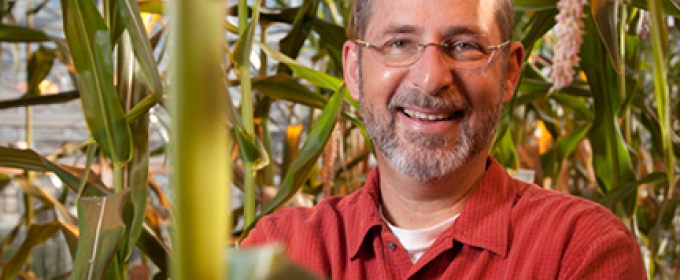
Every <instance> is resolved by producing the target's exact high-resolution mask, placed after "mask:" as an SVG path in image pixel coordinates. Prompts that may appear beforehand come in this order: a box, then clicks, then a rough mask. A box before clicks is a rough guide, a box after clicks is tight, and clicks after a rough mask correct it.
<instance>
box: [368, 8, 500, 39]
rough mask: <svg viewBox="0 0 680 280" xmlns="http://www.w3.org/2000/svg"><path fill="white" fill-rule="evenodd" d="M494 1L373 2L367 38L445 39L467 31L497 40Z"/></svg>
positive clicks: (497, 31)
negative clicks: (413, 36)
mask: <svg viewBox="0 0 680 280" xmlns="http://www.w3.org/2000/svg"><path fill="white" fill-rule="evenodd" d="M495 5H496V0H374V3H373V9H372V13H371V18H370V20H369V22H368V26H367V28H366V39H370V38H379V37H382V36H386V35H389V34H391V33H413V34H417V35H420V36H423V37H425V36H445V35H447V33H450V32H454V31H455V30H468V31H473V32H475V33H478V34H479V35H484V36H487V37H488V38H490V39H491V38H499V37H500V35H499V30H498V25H497V23H496V17H495Z"/></svg>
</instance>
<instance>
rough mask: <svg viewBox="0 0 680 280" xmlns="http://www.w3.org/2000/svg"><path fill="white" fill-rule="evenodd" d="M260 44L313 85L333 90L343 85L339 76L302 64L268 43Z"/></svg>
mask: <svg viewBox="0 0 680 280" xmlns="http://www.w3.org/2000/svg"><path fill="white" fill-rule="evenodd" d="M258 45H259V46H260V47H261V48H262V50H264V52H265V53H266V54H267V56H269V57H270V58H272V59H274V60H277V61H280V62H283V63H285V64H286V65H287V66H288V67H289V68H290V69H291V70H293V72H294V73H295V75H297V76H298V77H300V78H302V79H305V80H307V81H309V82H310V83H312V84H313V85H315V86H317V87H320V88H325V89H329V90H332V91H336V90H338V89H339V88H340V86H342V83H343V81H342V79H340V78H338V77H334V76H331V75H328V74H326V73H323V72H321V71H317V70H314V69H311V68H308V67H305V66H302V65H300V64H299V63H297V62H296V61H295V60H293V59H292V58H290V57H288V56H286V55H285V54H283V53H281V52H279V51H276V50H274V49H272V48H270V47H269V46H267V45H266V44H262V43H259V42H258Z"/></svg>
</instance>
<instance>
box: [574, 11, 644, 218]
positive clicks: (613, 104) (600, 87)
mask: <svg viewBox="0 0 680 280" xmlns="http://www.w3.org/2000/svg"><path fill="white" fill-rule="evenodd" d="M585 22H586V32H585V34H584V42H583V47H582V49H581V66H582V67H583V69H584V71H585V74H586V77H587V80H588V84H589V85H590V90H591V92H592V95H593V102H594V103H593V105H594V106H593V108H594V111H595V118H594V119H593V120H594V121H593V123H592V127H591V129H590V132H589V135H588V137H589V139H590V142H591V144H592V147H593V166H594V167H595V175H596V177H597V180H598V183H599V185H600V187H601V189H602V190H603V192H604V193H605V194H606V193H608V192H610V191H614V190H615V189H616V188H617V187H619V186H622V185H623V184H625V183H628V182H634V181H636V180H637V176H636V174H635V172H634V170H633V165H632V162H631V160H630V155H629V154H628V150H627V148H626V144H625V142H624V139H623V137H622V135H621V131H620V129H619V125H618V122H617V119H616V116H617V112H618V110H619V107H620V106H621V103H622V100H621V96H620V93H619V90H618V84H617V74H616V72H615V71H614V69H613V68H612V64H611V63H610V61H609V57H608V56H607V54H606V49H605V47H604V45H603V43H602V42H601V40H600V37H599V35H598V34H597V32H596V31H595V26H594V24H595V23H594V22H593V21H592V19H586V20H585ZM622 203H623V206H624V207H623V210H624V213H623V215H625V216H630V215H633V213H634V209H635V207H636V205H637V194H636V193H634V194H631V195H630V196H628V197H626V199H625V200H624V201H622Z"/></svg>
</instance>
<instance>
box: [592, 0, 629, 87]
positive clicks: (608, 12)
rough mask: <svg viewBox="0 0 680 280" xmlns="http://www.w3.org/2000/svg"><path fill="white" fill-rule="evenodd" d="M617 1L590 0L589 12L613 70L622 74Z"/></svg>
mask: <svg viewBox="0 0 680 280" xmlns="http://www.w3.org/2000/svg"><path fill="white" fill-rule="evenodd" d="M618 3H619V2H618V1H609V0H592V1H590V12H591V14H592V15H593V18H594V19H595V27H596V28H597V31H598V32H599V34H600V38H601V39H602V42H603V43H604V46H605V47H606V49H607V54H608V55H609V59H610V60H611V63H612V67H613V68H614V70H615V71H616V72H617V73H619V74H623V69H621V55H620V53H619V28H618V26H617V25H616V24H617V21H618V10H619V4H618Z"/></svg>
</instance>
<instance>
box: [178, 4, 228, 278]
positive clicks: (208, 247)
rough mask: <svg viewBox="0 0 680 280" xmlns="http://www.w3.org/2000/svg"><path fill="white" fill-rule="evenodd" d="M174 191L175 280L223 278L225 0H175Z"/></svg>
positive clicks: (226, 201) (224, 236)
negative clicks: (222, 65) (223, 66)
mask: <svg viewBox="0 0 680 280" xmlns="http://www.w3.org/2000/svg"><path fill="white" fill-rule="evenodd" d="M169 6H170V9H171V10H170V13H171V14H172V18H173V21H172V23H171V25H172V26H171V30H172V33H171V34H172V35H171V36H172V38H171V44H172V49H173V50H172V52H171V53H172V61H173V63H174V64H173V65H174V67H173V73H172V78H171V82H170V85H171V90H170V94H171V95H170V98H171V100H170V101H171V106H172V107H171V109H172V111H171V112H172V113H173V126H172V138H171V139H172V146H173V148H172V151H171V159H172V165H173V174H172V180H171V183H172V186H173V188H174V193H175V195H176V206H177V215H176V218H177V221H176V227H175V228H174V232H173V247H174V248H173V252H174V255H175V259H176V261H177V262H176V263H177V266H176V267H173V268H172V273H173V278H174V279H226V275H228V271H227V265H225V252H226V250H225V249H226V248H225V245H226V244H227V243H228V241H229V240H228V239H227V238H228V237H227V234H226V233H227V232H230V228H229V227H228V225H227V219H228V216H227V215H228V211H229V202H230V192H229V190H230V186H229V182H230V180H229V179H230V170H231V168H230V164H229V161H228V158H229V157H228V151H227V143H228V138H227V133H226V126H225V123H226V115H225V111H224V105H225V102H226V91H225V88H224V85H223V84H222V79H223V77H222V70H221V63H222V61H223V59H224V52H223V49H222V46H223V44H224V41H225V38H224V30H223V29H222V26H223V22H224V16H225V14H224V12H225V6H224V2H223V1H210V0H173V1H171V4H170V5H169Z"/></svg>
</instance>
